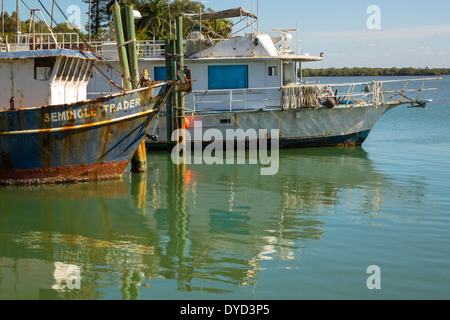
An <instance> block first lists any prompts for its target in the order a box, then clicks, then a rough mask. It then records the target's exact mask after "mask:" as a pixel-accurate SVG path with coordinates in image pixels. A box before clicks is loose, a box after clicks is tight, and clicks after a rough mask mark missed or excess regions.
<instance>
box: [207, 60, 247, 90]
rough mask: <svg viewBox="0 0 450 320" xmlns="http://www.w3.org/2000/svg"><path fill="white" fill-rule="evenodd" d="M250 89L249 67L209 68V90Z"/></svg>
mask: <svg viewBox="0 0 450 320" xmlns="http://www.w3.org/2000/svg"><path fill="white" fill-rule="evenodd" d="M246 88H248V66H247V65H235V66H209V67H208V89H209V90H221V89H246Z"/></svg>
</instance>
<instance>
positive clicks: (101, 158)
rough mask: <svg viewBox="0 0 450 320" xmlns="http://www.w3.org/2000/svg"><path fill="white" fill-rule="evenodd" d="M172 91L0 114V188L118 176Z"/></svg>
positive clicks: (159, 88) (154, 88)
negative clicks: (9, 185) (2, 186)
mask: <svg viewBox="0 0 450 320" xmlns="http://www.w3.org/2000/svg"><path fill="white" fill-rule="evenodd" d="M170 88H171V87H170V86H168V85H166V84H165V83H157V84H156V83H153V84H152V85H151V86H150V87H146V88H141V89H136V90H131V91H127V92H124V93H119V94H115V95H111V96H106V97H102V98H98V99H94V100H88V101H82V102H78V103H73V104H68V105H60V106H46V107H37V108H29V109H20V110H16V111H3V112H0V160H1V161H0V184H37V183H61V182H75V181H89V180H104V179H112V178H119V177H121V176H122V175H123V173H124V172H125V170H126V168H127V166H128V163H129V162H130V160H131V158H132V156H133V154H134V153H135V151H136V149H137V148H138V146H139V144H140V143H141V141H142V140H143V139H144V137H145V133H146V132H147V130H148V129H149V127H150V124H151V122H152V120H153V119H154V117H155V116H156V114H157V113H158V112H159V110H160V108H161V106H162V105H163V104H164V102H165V100H166V98H167V95H168V92H169V91H170Z"/></svg>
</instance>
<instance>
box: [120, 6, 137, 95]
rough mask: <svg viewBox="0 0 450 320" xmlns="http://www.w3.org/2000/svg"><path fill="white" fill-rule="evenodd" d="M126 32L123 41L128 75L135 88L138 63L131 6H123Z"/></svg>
mask: <svg viewBox="0 0 450 320" xmlns="http://www.w3.org/2000/svg"><path fill="white" fill-rule="evenodd" d="M124 16H125V19H124V20H125V25H126V28H125V30H126V32H125V34H124V36H125V41H126V42H127V45H126V47H127V55H128V60H129V67H130V77H131V79H133V80H135V81H134V82H133V83H132V88H133V89H137V88H138V87H139V64H138V55H137V47H136V30H135V27H134V17H133V6H125V9H124Z"/></svg>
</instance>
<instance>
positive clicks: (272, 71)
mask: <svg viewBox="0 0 450 320" xmlns="http://www.w3.org/2000/svg"><path fill="white" fill-rule="evenodd" d="M276 76H278V67H269V77H276Z"/></svg>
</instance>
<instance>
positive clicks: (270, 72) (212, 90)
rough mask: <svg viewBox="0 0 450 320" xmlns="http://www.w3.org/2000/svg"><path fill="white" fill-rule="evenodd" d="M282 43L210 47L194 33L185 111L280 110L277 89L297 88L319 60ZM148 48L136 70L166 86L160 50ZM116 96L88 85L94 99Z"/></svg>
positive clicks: (98, 83)
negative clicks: (308, 65)
mask: <svg viewBox="0 0 450 320" xmlns="http://www.w3.org/2000/svg"><path fill="white" fill-rule="evenodd" d="M280 39H281V37H277V38H272V37H270V36H269V35H267V34H261V33H259V34H247V35H245V36H240V37H234V38H228V39H223V40H214V41H213V40H211V39H205V38H204V37H198V36H197V35H196V33H195V32H194V33H193V34H191V37H190V38H189V39H187V40H186V46H185V55H184V65H185V66H186V67H187V68H188V69H190V70H191V77H192V79H194V80H195V81H194V82H193V83H192V85H193V91H194V92H193V93H192V94H189V95H187V96H186V108H188V109H196V110H199V108H200V109H201V110H230V108H232V109H234V110H236V109H259V108H261V107H276V108H280V101H281V98H282V92H281V88H283V87H286V86H290V85H294V84H296V80H297V75H298V73H299V71H298V70H299V68H300V63H302V62H309V61H320V60H322V59H323V57H321V56H309V55H297V54H295V53H293V52H292V51H286V50H285V49H286V44H279V42H280ZM277 44H279V45H278V46H277ZM152 46H153V47H152V49H149V48H147V49H146V50H142V49H141V50H140V52H147V53H150V54H148V55H142V56H141V57H140V58H139V69H140V70H142V69H147V70H148V74H149V77H150V78H151V79H152V80H156V81H159V80H165V79H166V73H165V59H164V47H163V44H161V43H159V44H153V45H152ZM155 53H156V54H155ZM111 58H112V59H111V60H108V63H109V64H110V65H112V66H113V67H114V68H116V69H117V70H120V64H119V61H118V59H114V58H113V57H111ZM99 67H102V66H99ZM102 68H103V72H104V73H105V74H108V76H109V77H111V78H112V79H113V81H114V82H116V83H121V79H120V77H119V75H117V74H116V73H115V72H113V71H112V70H110V69H107V67H105V66H103V67H102ZM114 90H115V88H114V87H112V86H111V85H110V84H108V83H107V82H105V81H104V80H103V79H102V78H100V77H94V78H93V79H92V81H91V82H90V83H89V85H88V94H90V95H92V97H98V96H101V95H104V94H109V93H114V92H115V91H114Z"/></svg>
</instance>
